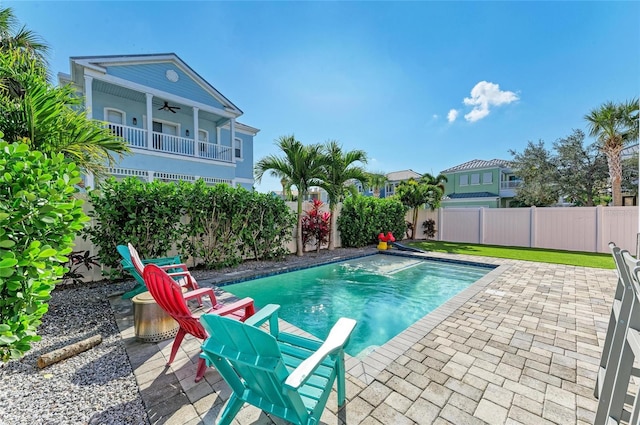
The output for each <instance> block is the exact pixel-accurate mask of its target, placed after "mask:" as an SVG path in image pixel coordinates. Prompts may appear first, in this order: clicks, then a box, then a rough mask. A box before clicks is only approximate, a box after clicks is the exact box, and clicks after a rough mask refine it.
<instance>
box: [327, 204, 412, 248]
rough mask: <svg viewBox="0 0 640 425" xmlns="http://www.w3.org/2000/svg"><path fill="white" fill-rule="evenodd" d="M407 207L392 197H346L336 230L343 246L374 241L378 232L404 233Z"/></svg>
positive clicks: (358, 245)
mask: <svg viewBox="0 0 640 425" xmlns="http://www.w3.org/2000/svg"><path fill="white" fill-rule="evenodd" d="M406 212H407V208H406V207H405V206H404V205H403V204H402V202H400V201H398V200H397V199H393V198H384V199H379V198H373V197H367V196H354V197H349V198H346V199H345V201H344V204H343V205H342V210H341V211H340V217H339V218H338V230H339V231H340V238H341V240H342V246H343V247H362V246H366V245H371V244H375V243H376V242H377V240H378V239H377V238H378V234H380V233H381V232H383V233H385V234H386V233H387V232H392V233H393V234H394V235H395V236H396V237H397V238H399V237H401V235H404V232H405V229H406V224H405V219H404V217H405V214H406Z"/></svg>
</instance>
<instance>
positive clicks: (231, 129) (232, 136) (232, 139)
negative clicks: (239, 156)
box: [229, 118, 236, 164]
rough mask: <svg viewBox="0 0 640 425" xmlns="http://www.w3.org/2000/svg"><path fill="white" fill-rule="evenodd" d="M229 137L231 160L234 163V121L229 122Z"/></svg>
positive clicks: (233, 119) (232, 119)
mask: <svg viewBox="0 0 640 425" xmlns="http://www.w3.org/2000/svg"><path fill="white" fill-rule="evenodd" d="M229 135H230V136H231V160H232V161H233V163H234V164H235V162H236V119H235V118H231V119H230V120H229Z"/></svg>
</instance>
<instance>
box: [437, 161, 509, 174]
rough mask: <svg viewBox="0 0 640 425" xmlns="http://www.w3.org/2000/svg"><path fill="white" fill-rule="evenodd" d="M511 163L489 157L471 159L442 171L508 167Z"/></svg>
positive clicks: (451, 171)
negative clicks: (485, 158)
mask: <svg viewBox="0 0 640 425" xmlns="http://www.w3.org/2000/svg"><path fill="white" fill-rule="evenodd" d="M510 165H511V162H510V161H507V160H505V159H490V160H488V161H486V160H484V159H472V160H471V161H467V162H465V163H464V164H460V165H456V166H455V167H451V168H447V169H446V170H443V171H442V172H443V173H453V172H456V171H466V170H475V169H478V168H494V167H500V168H504V167H509V166H510Z"/></svg>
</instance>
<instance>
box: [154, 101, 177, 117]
mask: <svg viewBox="0 0 640 425" xmlns="http://www.w3.org/2000/svg"><path fill="white" fill-rule="evenodd" d="M176 109H180V107H179V106H171V105H169V102H167V101H165V102H164V105H163V106H161V107H160V108H158V111H162V110H164V111H171V112H173V113H174V114H175V113H176Z"/></svg>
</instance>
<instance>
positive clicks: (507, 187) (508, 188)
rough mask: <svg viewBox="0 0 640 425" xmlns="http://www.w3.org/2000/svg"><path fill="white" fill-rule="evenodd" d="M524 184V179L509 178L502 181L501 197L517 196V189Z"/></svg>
mask: <svg viewBox="0 0 640 425" xmlns="http://www.w3.org/2000/svg"><path fill="white" fill-rule="evenodd" d="M521 185H522V180H508V181H501V182H500V197H501V198H513V197H514V196H516V189H517V188H518V187H520V186H521Z"/></svg>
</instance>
